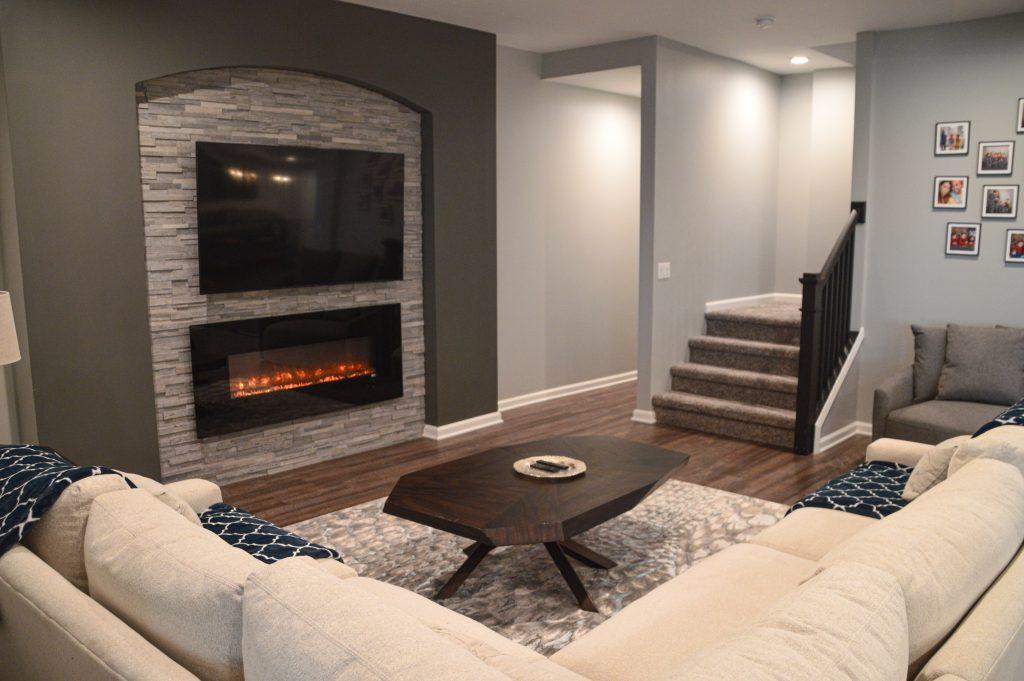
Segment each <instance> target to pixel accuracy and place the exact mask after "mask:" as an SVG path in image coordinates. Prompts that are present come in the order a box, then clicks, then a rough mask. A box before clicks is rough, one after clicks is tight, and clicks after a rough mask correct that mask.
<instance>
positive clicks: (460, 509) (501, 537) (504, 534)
mask: <svg viewBox="0 0 1024 681" xmlns="http://www.w3.org/2000/svg"><path fill="white" fill-rule="evenodd" d="M541 454H552V455H554V454H561V455H565V456H571V457H573V458H576V459H581V460H582V461H584V462H585V463H586V464H587V472H586V473H585V474H584V475H583V476H582V477H579V478H575V479H572V480H562V481H555V480H540V479H535V478H527V477H524V476H521V475H519V474H517V473H516V472H515V471H514V470H513V469H512V464H513V463H514V462H515V461H516V460H518V459H521V458H523V457H526V456H536V455H541ZM689 459H690V457H689V455H687V454H680V453H678V452H672V451H669V450H667V449H662V448H660V447H654V446H652V445H645V444H641V443H638V442H630V441H629V440H622V439H619V438H615V437H602V436H586V437H558V438H552V439H549V440H538V441H535V442H525V443H521V444H516V445H509V446H506V447H497V448H495V449H489V450H487V451H484V452H480V453H479V454H474V455H472V456H468V457H465V458H462V459H458V460H456V461H449V462H448V463H443V464H440V465H438V466H433V467H431V468H427V469H424V470H421V471H417V472H415V473H409V474H408V475H403V476H402V477H401V478H400V479H399V480H398V482H397V483H396V484H395V487H394V489H393V490H392V491H391V495H390V496H388V499H387V502H386V503H385V504H384V512H385V513H389V514H391V515H395V516H398V517H399V518H405V519H406V520H413V521H415V522H418V523H420V524H423V525H429V526H430V527H435V528H437V529H440V530H444V531H446V532H451V533H453V534H457V535H460V536H462V537H466V538H468V539H472V540H474V541H479V542H483V543H485V544H490V545H492V546H507V545H512V544H539V543H544V542H557V541H564V540H567V539H569V538H571V537H573V536H575V535H577V534H579V533H580V532H583V531H585V530H589V529H590V528H592V527H594V526H596V525H599V524H601V523H603V522H605V521H606V520H610V519H611V518H614V517H615V516H617V515H621V514H622V513H625V512H626V511H628V510H630V509H631V508H633V507H634V506H636V505H637V504H638V503H640V501H642V500H643V499H644V497H646V496H647V495H648V494H649V493H650V492H651V491H652V490H654V489H655V488H656V487H657V486H658V485H659V484H661V482H663V481H664V480H665V479H666V478H667V477H668V476H669V475H670V474H671V473H672V472H673V471H674V470H676V469H677V468H679V467H680V466H682V465H683V464H685V463H686V462H687V461H689Z"/></svg>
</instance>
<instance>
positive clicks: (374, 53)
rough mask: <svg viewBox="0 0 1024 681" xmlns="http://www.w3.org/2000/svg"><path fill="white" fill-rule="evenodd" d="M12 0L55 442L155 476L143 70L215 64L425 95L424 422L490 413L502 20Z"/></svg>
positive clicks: (16, 88) (228, 0) (16, 155)
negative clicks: (489, 25)
mask: <svg viewBox="0 0 1024 681" xmlns="http://www.w3.org/2000/svg"><path fill="white" fill-rule="evenodd" d="M0 7H2V10H0V44H2V49H3V68H4V72H3V76H4V80H5V85H6V89H7V96H8V98H7V107H8V120H9V131H10V138H11V151H12V158H13V176H14V189H15V197H16V200H17V207H18V213H17V231H18V236H19V239H20V250H21V261H22V268H23V285H24V295H25V308H26V316H27V323H28V335H29V336H30V337H31V339H32V359H31V361H32V379H33V384H34V402H35V408H36V419H37V424H38V431H39V439H40V441H42V442H44V443H46V444H49V445H51V446H54V447H57V448H58V449H60V450H62V451H65V452H67V453H68V455H70V456H71V457H72V458H75V459H78V460H81V461H89V462H93V463H102V464H108V465H113V466H119V467H123V468H128V469H132V470H135V471H138V472H140V473H147V474H151V475H156V474H158V471H159V465H158V455H157V445H156V441H157V440H156V419H155V415H154V402H153V379H152V369H151V356H150V348H149V333H148V311H147V306H146V277H145V269H144V267H145V265H144V263H145V256H144V240H143V224H142V204H141V184H140V173H139V157H138V133H137V123H136V112H135V84H136V83H137V82H139V81H142V80H148V79H152V78H156V77H159V76H162V75H167V74H171V73H177V72H182V71H191V70H194V69H203V68H210V67H217V66H238V65H244V66H268V67H281V68H291V69H300V70H306V71H310V72H315V73H320V74H324V75H328V76H333V77H338V78H342V79H345V80H349V81H352V82H355V83H358V84H361V85H364V86H367V87H372V88H374V89H378V90H380V91H382V92H385V93H387V94H389V95H392V96H396V97H398V98H401V99H402V100H403V101H405V102H406V103H408V104H409V105H410V106H413V107H414V108H416V109H417V110H420V111H421V112H423V114H424V115H423V119H424V121H425V123H424V131H423V132H424V138H423V139H424V159H423V165H424V175H425V177H424V198H425V201H424V204H425V205H424V295H425V303H424V317H425V324H426V341H427V369H426V370H427V386H428V387H427V422H428V423H431V424H435V425H443V424H445V423H451V422H453V421H458V420H461V419H465V418H469V417H472V416H476V415H479V414H482V413H486V412H491V411H494V409H495V404H496V401H497V371H496V366H497V342H496V273H495V269H496V260H495V248H496V245H495V215H496V212H495V43H494V36H493V35H490V34H485V33H480V32H477V31H471V30H468V29H463V28H458V27H455V26H449V25H446V24H440V23H436V22H431V21H426V20H422V19H415V18H411V17H406V16H403V15H399V14H393V13H388V12H381V11H377V10H372V9H368V8H364V7H359V6H355V5H348V4H344V3H340V2H336V1H335V0H302V1H298V2H281V1H280V0H177V1H169V0H147V1H146V2H130V1H115V0H110V1H107V2H88V3H84V2H67V1H64V2H60V1H48V0H9V1H5V2H3V4H2V6H0ZM427 197H430V198H429V199H428V198H427ZM8 227H10V226H8ZM21 397H24V396H21Z"/></svg>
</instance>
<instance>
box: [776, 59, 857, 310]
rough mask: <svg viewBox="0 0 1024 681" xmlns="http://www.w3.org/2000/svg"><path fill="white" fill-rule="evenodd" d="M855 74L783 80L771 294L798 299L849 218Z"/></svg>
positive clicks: (829, 71) (837, 71)
mask: <svg viewBox="0 0 1024 681" xmlns="http://www.w3.org/2000/svg"><path fill="white" fill-rule="evenodd" d="M854 91H855V78H854V70H853V69H848V68H844V69H824V70H821V71H814V72H813V73H806V74H796V75H788V76H783V77H782V86H781V90H780V115H779V204H778V217H777V226H776V251H775V252H776V260H775V284H774V290H775V291H777V292H779V293H799V292H800V281H799V280H800V276H801V275H802V274H803V273H804V272H816V271H818V270H820V269H821V266H822V264H824V262H825V258H826V257H827V256H828V254H829V252H830V251H831V249H832V246H833V244H834V242H835V240H836V238H838V236H839V233H840V232H841V231H842V228H843V226H844V225H845V224H846V219H847V217H848V216H849V212H850V183H851V178H852V173H853V134H854V132H853V125H854Z"/></svg>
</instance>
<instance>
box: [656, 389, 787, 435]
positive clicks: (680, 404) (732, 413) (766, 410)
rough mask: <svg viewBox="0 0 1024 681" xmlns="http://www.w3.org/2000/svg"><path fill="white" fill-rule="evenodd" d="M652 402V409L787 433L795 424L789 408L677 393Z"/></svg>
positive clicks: (670, 392)
mask: <svg viewBox="0 0 1024 681" xmlns="http://www.w3.org/2000/svg"><path fill="white" fill-rule="evenodd" d="M652 401H653V404H654V406H655V407H661V408H663V409H681V410H683V411H696V412H701V413H708V414H711V415H714V416H718V417H722V418H729V419H734V420H737V421H748V422H751V423H760V424H764V425H769V426H774V427H776V428H784V429H788V430H792V429H793V428H794V427H795V425H796V412H795V411H794V410H792V409H780V408H778V407H762V406H755V405H751V404H744V403H743V402H734V401H732V400H722V399H719V398H717V397H705V396H703V395H694V394H691V393H686V392H681V391H678V390H671V391H668V392H664V393H659V394H657V395H655V396H654V398H653V400H652Z"/></svg>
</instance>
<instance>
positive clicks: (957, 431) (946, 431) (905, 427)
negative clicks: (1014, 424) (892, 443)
mask: <svg viewBox="0 0 1024 681" xmlns="http://www.w3.org/2000/svg"><path fill="white" fill-rule="evenodd" d="M1002 411H1003V408H1002V407H999V406H996V405H993V404H983V403H981V402H956V401H953V400H932V401H930V402H922V403H921V404H912V405H910V406H909V407H904V408H902V409H896V410H894V411H893V412H891V413H890V414H889V420H888V421H887V422H886V427H885V434H886V436H887V437H892V438H897V439H900V440H913V441H914V442H925V443H928V444H932V445H937V444H939V443H940V442H942V441H943V440H948V439H949V438H951V437H956V436H957V435H968V434H970V433H973V432H974V431H976V430H977V429H978V428H979V427H981V425H982V424H984V423H987V422H988V421H991V420H992V419H993V418H994V417H995V416H998V415H999V413H1000V412H1002Z"/></svg>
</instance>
